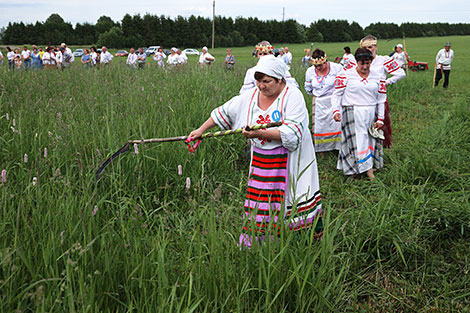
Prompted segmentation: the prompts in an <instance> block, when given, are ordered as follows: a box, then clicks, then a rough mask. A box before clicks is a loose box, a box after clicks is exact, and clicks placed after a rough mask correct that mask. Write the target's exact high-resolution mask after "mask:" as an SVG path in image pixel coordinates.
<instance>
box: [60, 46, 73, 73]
mask: <svg viewBox="0 0 470 313" xmlns="http://www.w3.org/2000/svg"><path fill="white" fill-rule="evenodd" d="M61 52H62V54H63V61H62V65H63V67H62V69H69V68H70V67H71V66H72V62H73V61H74V60H75V59H74V56H73V53H72V50H70V49H69V48H67V46H65V44H64V46H62V47H61Z"/></svg>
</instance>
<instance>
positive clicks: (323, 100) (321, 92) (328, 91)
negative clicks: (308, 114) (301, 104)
mask: <svg viewBox="0 0 470 313" xmlns="http://www.w3.org/2000/svg"><path fill="white" fill-rule="evenodd" d="M311 62H312V63H313V66H311V67H310V68H308V70H307V72H306V73H305V91H306V92H307V93H308V94H309V95H312V96H313V99H312V133H313V138H314V144H315V151H316V152H323V151H330V150H339V148H340V144H341V124H340V123H338V122H335V121H334V120H333V119H332V118H331V116H332V115H333V107H332V105H331V95H332V94H333V91H334V90H335V88H334V87H335V78H336V76H337V75H338V74H339V73H340V72H341V71H342V70H343V67H342V66H341V65H339V64H337V63H332V62H328V60H327V56H326V54H325V52H324V51H323V50H320V49H315V50H314V51H313V53H312V61H311Z"/></svg>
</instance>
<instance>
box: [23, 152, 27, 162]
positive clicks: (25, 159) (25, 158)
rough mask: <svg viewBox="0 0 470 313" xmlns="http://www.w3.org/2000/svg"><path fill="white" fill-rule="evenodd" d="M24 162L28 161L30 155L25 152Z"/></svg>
mask: <svg viewBox="0 0 470 313" xmlns="http://www.w3.org/2000/svg"><path fill="white" fill-rule="evenodd" d="M23 161H24V163H28V155H27V154H26V153H25V154H24V157H23Z"/></svg>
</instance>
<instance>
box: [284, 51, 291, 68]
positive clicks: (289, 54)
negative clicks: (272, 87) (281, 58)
mask: <svg viewBox="0 0 470 313" xmlns="http://www.w3.org/2000/svg"><path fill="white" fill-rule="evenodd" d="M284 52H285V54H286V58H287V61H288V63H287V66H288V67H289V68H290V65H291V63H292V53H290V51H289V47H284Z"/></svg>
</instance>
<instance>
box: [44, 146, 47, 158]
mask: <svg viewBox="0 0 470 313" xmlns="http://www.w3.org/2000/svg"><path fill="white" fill-rule="evenodd" d="M44 159H47V148H44Z"/></svg>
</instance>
